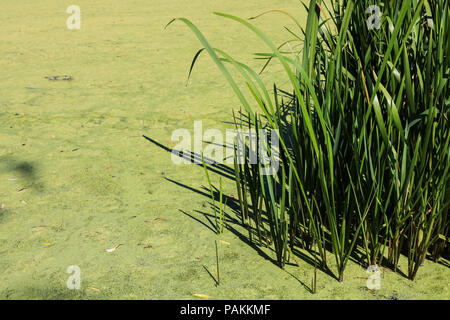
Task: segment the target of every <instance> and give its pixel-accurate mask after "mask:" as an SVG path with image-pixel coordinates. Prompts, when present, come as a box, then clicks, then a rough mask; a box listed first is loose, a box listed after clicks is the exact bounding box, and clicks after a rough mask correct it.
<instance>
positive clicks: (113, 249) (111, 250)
mask: <svg viewBox="0 0 450 320" xmlns="http://www.w3.org/2000/svg"><path fill="white" fill-rule="evenodd" d="M121 245H122V243H119V244H118V245H117V246H115V247H114V248H111V249H106V250H105V251H106V252H114V251H116V249H117V248H118V247H120V246H121Z"/></svg>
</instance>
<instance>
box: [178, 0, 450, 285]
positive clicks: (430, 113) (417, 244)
mask: <svg viewBox="0 0 450 320" xmlns="http://www.w3.org/2000/svg"><path fill="white" fill-rule="evenodd" d="M376 3H378V4H379V5H380V6H381V7H380V9H381V12H382V16H381V21H380V28H378V29H377V28H368V26H367V19H368V14H367V9H368V7H369V6H371V5H373V4H376ZM307 10H308V19H307V23H306V28H305V29H304V30H303V29H301V28H300V30H299V31H298V33H302V36H300V35H298V34H295V32H293V31H291V30H289V31H290V32H291V34H293V35H295V39H296V41H298V40H299V39H302V40H301V41H302V44H303V48H302V51H301V52H294V51H293V50H288V52H286V51H282V49H281V47H277V46H276V45H275V44H274V43H273V42H272V41H271V40H270V39H269V38H268V37H267V36H266V35H265V34H264V33H263V32H262V31H261V30H260V29H259V28H257V27H256V26H255V25H253V24H251V23H249V22H248V21H247V20H245V19H242V18H239V17H236V16H232V15H228V14H224V13H215V14H216V15H218V16H220V17H223V18H227V19H229V20H232V21H235V22H238V23H240V24H242V25H243V26H244V27H245V28H247V29H249V30H250V31H252V32H253V33H254V34H255V35H256V36H257V37H258V38H259V39H260V40H261V41H262V42H263V43H265V44H266V45H267V48H268V52H266V53H258V54H257V57H258V58H260V59H266V60H267V62H270V61H278V62H279V63H280V64H281V66H282V67H283V69H284V71H285V75H286V77H287V79H288V80H289V83H290V87H288V88H285V89H283V90H282V89H279V88H277V87H276V85H275V86H274V93H273V95H271V94H269V89H268V88H267V87H266V86H265V84H264V82H263V81H262V80H261V78H260V76H259V74H258V73H256V72H255V71H254V70H252V69H251V68H249V67H248V66H247V65H245V64H243V63H242V62H238V61H236V60H235V59H233V58H232V57H231V56H229V55H228V54H226V53H225V52H224V51H222V50H219V49H215V48H213V47H212V46H211V45H210V44H209V42H208V41H207V39H206V38H205V37H204V36H203V34H202V33H201V32H200V31H199V30H198V28H197V27H196V26H195V25H194V24H192V23H191V22H190V21H189V20H187V19H185V18H180V19H177V20H180V21H182V22H184V23H185V24H187V25H188V26H189V28H190V29H191V30H192V31H193V32H194V34H195V35H196V36H197V38H198V39H199V40H200V42H201V43H202V45H203V46H204V48H203V49H201V50H200V51H199V52H198V54H197V55H196V56H195V58H194V61H193V63H192V66H191V71H192V67H193V66H194V64H195V61H196V59H197V58H198V56H199V54H200V53H201V52H202V51H206V52H207V53H208V54H209V55H210V56H211V58H212V59H213V61H214V62H215V64H216V65H217V66H218V68H219V69H220V70H221V72H222V73H223V75H224V76H225V78H226V79H227V81H228V83H229V84H230V86H231V88H232V90H233V91H234V93H235V94H236V95H237V97H238V98H239V100H240V102H241V104H242V107H243V108H244V113H245V115H246V117H247V121H246V124H245V125H246V126H247V127H248V128H251V127H263V126H264V127H267V128H271V129H276V130H278V132H279V136H278V138H279V141H280V144H281V150H280V161H281V164H280V168H281V170H280V171H279V172H278V174H277V175H274V176H263V175H261V174H260V173H261V165H259V166H249V165H245V164H244V165H240V164H237V163H235V176H236V187H237V190H238V197H239V202H240V206H241V211H242V223H243V224H244V225H246V226H247V228H248V230H249V236H251V224H250V216H251V215H253V217H254V222H255V224H256V227H257V228H258V230H263V229H264V224H263V222H262V219H261V216H262V212H263V210H265V214H266V215H267V217H268V225H269V229H270V234H271V238H272V239H273V243H274V247H275V252H276V255H277V263H278V264H279V265H280V267H283V266H284V263H285V261H286V252H287V246H288V245H289V246H290V247H291V248H293V247H294V246H295V245H296V244H297V245H299V246H300V247H302V248H304V249H307V250H310V251H311V252H312V251H313V250H314V249H313V248H312V244H313V243H314V244H315V245H316V249H315V250H314V251H315V252H316V253H317V254H318V255H319V257H320V258H321V260H322V267H327V251H331V252H332V255H333V256H334V259H335V262H336V265H337V274H338V279H339V281H343V277H344V270H345V267H346V265H347V263H348V261H349V259H350V257H351V256H352V255H353V254H354V253H355V252H356V250H362V252H363V253H364V256H365V257H366V264H367V265H373V264H381V263H382V262H383V259H384V258H386V256H387V260H388V262H389V263H390V264H391V265H392V267H393V269H394V270H396V269H397V268H398V261H399V257H400V255H401V254H402V253H404V254H405V255H406V256H407V258H408V277H409V278H410V279H411V280H413V279H414V278H415V276H416V274H417V271H418V269H419V267H420V265H422V264H423V262H424V260H425V258H426V255H427V253H428V252H430V250H431V252H432V253H433V250H434V253H433V255H434V256H435V257H436V256H438V255H439V250H441V249H440V248H442V242H440V241H442V237H444V238H445V239H447V238H448V230H449V227H448V226H449V224H448V219H447V216H448V208H449V203H450V195H449V192H448V190H449V187H450V186H449V183H450V182H449V181H450V173H449V160H450V159H449V158H450V149H449V142H450V135H449V128H450V126H449V122H448V111H449V105H450V100H449V98H448V97H449V96H450V94H449V87H450V86H449V84H448V76H449V73H450V64H449V62H450V57H449V52H450V50H449V49H450V41H449V35H448V32H447V31H448V30H449V29H450V26H449V19H450V16H449V1H448V0H436V1H427V0H392V1H388V2H385V3H381V2H377V1H369V0H359V1H353V0H330V1H319V0H317V1H316V0H310V2H309V6H307ZM277 12H280V13H283V14H285V15H287V16H288V17H290V18H291V19H292V20H294V21H295V23H296V25H297V26H300V23H299V22H298V21H297V20H296V19H295V18H294V17H293V16H292V15H290V14H289V13H288V12H284V11H280V10H278V11H277ZM173 21H175V20H173ZM173 21H172V22H173ZM172 22H170V23H169V24H171V23H172ZM291 47H292V46H291ZM228 67H232V68H234V69H235V70H236V71H237V72H238V73H239V74H240V75H241V76H242V78H243V80H244V82H245V85H246V88H247V89H248V90H249V92H250V94H251V97H252V98H253V102H250V101H249V100H248V98H246V96H245V95H244V93H243V91H242V90H241V88H240V87H239V85H238V84H237V80H236V79H235V78H233V77H232V75H231V73H230V71H229V70H228ZM280 96H281V97H282V98H281V101H280ZM255 109H256V110H258V111H259V113H260V114H261V116H258V114H257V113H256V111H255ZM235 119H236V117H235ZM240 125H241V126H242V125H243V122H242V121H241V122H240ZM258 172H259V174H258ZM258 182H259V183H258ZM253 186H256V188H253ZM249 192H250V197H249V198H250V199H251V206H249V202H248V199H247V196H248V194H249ZM259 203H264V208H263V207H262V206H261V205H260V204H259ZM250 208H251V209H250ZM260 239H261V238H260ZM260 242H261V240H260ZM289 250H290V249H288V251H289ZM312 253H313V252H312ZM313 254H314V255H315V253H313Z"/></svg>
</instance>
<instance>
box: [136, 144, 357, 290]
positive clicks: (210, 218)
mask: <svg viewBox="0 0 450 320" xmlns="http://www.w3.org/2000/svg"><path fill="white" fill-rule="evenodd" d="M143 137H144V138H145V139H146V140H148V141H150V142H151V143H153V144H154V145H156V146H158V147H159V148H161V149H163V150H165V151H167V152H170V153H172V154H176V155H177V156H179V157H180V158H183V159H185V160H188V161H190V162H191V163H195V164H196V165H199V166H201V167H202V168H203V164H202V162H201V159H202V157H201V155H200V154H196V153H193V152H191V151H185V152H180V151H179V150H175V149H172V148H169V147H166V146H164V145H162V144H161V143H159V142H157V141H155V140H154V139H151V138H149V137H147V136H145V135H143ZM224 147H226V146H224ZM194 161H197V162H194ZM205 162H207V164H206V166H207V169H208V170H209V171H210V172H214V173H216V174H218V175H220V176H222V177H225V178H228V179H230V180H233V181H234V180H235V178H234V170H233V169H232V168H231V167H228V166H226V165H224V164H218V163H215V162H214V161H213V160H212V159H207V158H205ZM208 163H209V164H208ZM165 179H166V180H167V181H169V182H171V183H173V184H175V185H177V186H179V187H182V188H184V189H186V190H189V191H191V192H194V193H196V194H199V195H201V196H204V197H206V198H208V199H209V200H212V199H211V193H212V195H213V198H214V200H215V201H216V202H219V197H220V191H219V190H218V189H217V188H216V187H215V186H213V188H214V190H212V192H211V190H210V189H208V188H206V187H205V186H202V187H201V188H193V187H190V186H188V185H185V184H183V183H181V182H179V181H175V180H172V179H170V178H167V177H165ZM222 201H223V203H226V206H227V208H229V209H230V210H231V212H232V214H233V216H232V215H230V214H229V213H227V212H226V213H225V216H224V218H225V220H224V221H225V228H226V229H227V230H229V231H230V232H231V233H233V234H234V235H236V236H237V237H238V238H239V239H240V240H241V241H243V242H244V243H246V244H247V245H249V246H250V247H251V248H253V249H254V250H255V251H256V252H257V253H258V254H259V255H260V256H261V257H263V258H264V259H266V260H268V261H270V262H272V263H273V264H275V265H278V264H277V261H276V259H274V258H272V257H270V256H269V255H268V254H267V253H266V252H265V251H267V250H270V251H272V252H274V249H273V248H272V246H271V245H269V246H267V245H266V246H265V247H262V246H261V245H260V244H257V243H256V242H255V241H254V240H252V239H253V237H254V239H256V237H257V233H256V230H253V229H255V228H251V229H250V230H248V229H245V228H244V229H242V223H241V221H242V213H241V209H240V204H239V201H238V199H236V198H235V197H234V196H231V195H226V194H222ZM209 204H210V205H211V208H214V206H213V204H212V203H209ZM216 209H217V205H216ZM230 210H227V211H230ZM194 211H195V213H197V214H201V215H202V216H203V218H204V219H206V222H205V221H204V219H200V218H198V216H197V217H196V216H195V215H193V214H192V213H188V212H186V211H185V210H182V209H180V212H181V213H182V214H184V215H185V216H187V217H189V218H191V219H193V220H195V221H196V222H198V223H200V224H202V225H203V226H204V227H205V228H207V229H209V230H210V231H211V232H213V233H216V225H215V218H216V217H215V216H214V215H212V214H208V213H205V212H202V211H200V210H194ZM262 217H263V221H264V223H263V224H266V223H268V220H267V213H266V212H264V211H263V215H262ZM234 226H239V227H240V228H235V227H234ZM238 229H239V230H238ZM240 230H241V231H240ZM264 231H266V230H264ZM327 245H328V244H327ZM263 248H264V250H263ZM307 251H308V253H309V255H308V254H306V253H304V252H302V251H300V250H297V249H293V250H292V253H293V254H294V255H295V256H296V257H298V258H300V259H301V260H303V261H304V262H306V263H308V264H309V265H310V266H312V267H315V268H317V269H318V270H320V271H322V272H324V273H325V274H327V275H328V276H330V277H332V278H333V279H336V280H338V278H337V276H336V275H335V274H334V273H333V272H332V271H331V269H330V268H329V267H328V266H325V267H322V266H321V265H320V263H318V261H317V259H315V256H316V255H317V253H315V252H313V251H312V250H307ZM350 260H352V261H353V262H356V263H358V264H364V261H363V260H362V257H361V256H360V255H358V254H355V255H352V256H351V257H350ZM286 264H287V265H294V264H293V263H289V262H288V263H286ZM290 275H291V276H293V275H292V274H290ZM293 277H294V278H296V277H295V276H293ZM296 279H297V280H298V281H299V282H300V283H301V284H302V285H303V286H304V287H305V288H306V289H307V290H308V291H311V288H309V287H308V286H307V285H306V284H304V283H303V282H301V281H300V280H299V279H298V278H296Z"/></svg>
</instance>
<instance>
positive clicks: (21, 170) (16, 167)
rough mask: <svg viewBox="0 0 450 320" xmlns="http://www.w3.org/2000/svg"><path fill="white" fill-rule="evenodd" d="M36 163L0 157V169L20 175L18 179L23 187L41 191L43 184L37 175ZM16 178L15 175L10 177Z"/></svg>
mask: <svg viewBox="0 0 450 320" xmlns="http://www.w3.org/2000/svg"><path fill="white" fill-rule="evenodd" d="M37 168H38V164H37V163H36V162H33V161H23V160H16V159H14V158H12V157H9V156H6V157H0V170H1V171H2V172H4V173H9V172H11V173H15V174H17V175H18V176H19V177H20V180H22V181H23V182H24V183H22V181H19V182H20V183H21V184H22V187H24V188H33V189H34V190H36V191H43V189H44V186H43V184H42V182H41V181H39V179H38V177H37V173H36V172H37ZM11 179H16V177H11Z"/></svg>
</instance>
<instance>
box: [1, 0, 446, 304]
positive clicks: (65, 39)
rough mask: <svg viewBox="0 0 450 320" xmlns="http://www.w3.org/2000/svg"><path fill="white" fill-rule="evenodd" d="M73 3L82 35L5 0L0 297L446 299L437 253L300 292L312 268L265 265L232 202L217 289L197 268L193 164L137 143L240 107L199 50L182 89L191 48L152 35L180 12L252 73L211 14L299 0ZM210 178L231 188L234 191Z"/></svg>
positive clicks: (236, 32) (51, 16) (234, 30)
mask: <svg viewBox="0 0 450 320" xmlns="http://www.w3.org/2000/svg"><path fill="white" fill-rule="evenodd" d="M77 5H78V6H79V8H80V10H81V25H80V29H79V30H70V29H68V28H67V25H66V20H67V19H68V17H69V16H70V14H68V13H67V12H66V9H67V5H66V4H64V3H62V2H61V1H57V0H41V1H31V0H2V4H1V10H0V39H1V40H0V54H1V58H0V69H1V71H0V72H1V76H0V203H1V209H0V299H80V298H81V299H197V297H195V294H200V295H207V296H208V297H210V298H211V299H449V298H450V294H449V289H448V279H449V276H450V271H449V268H448V261H445V260H443V261H442V263H440V264H435V263H432V262H429V261H426V262H425V264H426V265H425V266H424V267H423V268H421V270H420V271H419V274H418V276H417V279H416V281H414V282H411V281H409V280H407V279H406V278H405V277H404V276H402V275H401V274H398V273H397V274H394V273H393V272H391V271H389V270H385V271H384V272H383V273H382V279H381V289H380V290H378V291H375V292H372V291H370V290H368V289H367V287H366V280H365V278H366V277H367V273H366V270H365V269H364V268H362V267H361V266H360V265H358V264H356V263H353V262H351V263H350V264H349V266H348V267H347V269H346V273H345V281H344V283H338V281H336V279H334V278H333V277H332V276H331V275H328V274H326V273H323V272H320V271H319V272H318V278H317V291H318V292H317V294H315V295H313V294H311V293H310V287H311V280H312V275H313V270H314V266H313V265H311V264H310V263H308V262H307V261H306V260H302V259H299V263H300V265H299V266H296V265H295V264H294V263H292V264H291V265H287V267H286V270H281V269H280V268H278V267H277V266H276V265H275V264H274V263H273V260H274V258H275V254H274V252H273V251H272V250H271V249H267V248H259V247H256V246H249V244H248V242H247V240H246V239H247V236H248V235H247V231H246V230H244V229H243V228H241V227H240V225H239V223H238V222H237V220H236V219H237V216H236V215H235V213H234V212H233V211H232V210H231V209H229V208H228V209H227V210H226V213H227V215H228V218H227V219H226V228H225V232H224V234H223V235H222V236H221V237H220V239H221V240H222V241H219V242H218V244H219V248H218V249H219V259H220V268H221V270H220V282H221V283H220V286H216V285H215V281H214V279H213V278H212V277H211V275H210V274H208V272H207V271H206V269H207V270H209V271H210V272H211V273H212V274H213V275H214V273H215V266H216V252H215V246H214V240H216V239H217V236H216V235H215V233H214V232H213V231H212V228H213V225H212V224H211V222H213V220H214V218H213V216H212V212H211V210H210V206H209V204H208V202H209V193H208V192H207V190H206V189H204V186H206V185H207V181H206V178H205V176H204V172H203V169H202V168H201V167H200V166H195V165H179V166H177V165H175V164H174V163H172V161H171V157H170V153H169V152H167V151H166V150H165V149H164V148H161V147H158V146H156V145H155V144H153V143H151V142H150V141H148V140H146V139H144V138H143V135H146V136H148V137H150V138H152V139H154V140H155V141H157V142H159V143H160V144H161V145H162V146H164V147H167V148H170V147H171V146H172V144H173V141H172V140H171V135H172V132H173V131H174V130H175V129H179V128H186V129H188V130H189V131H191V132H193V123H194V121H196V120H197V121H200V120H201V121H203V126H204V129H205V130H206V129H208V128H218V129H221V130H225V129H226V128H231V125H230V124H229V123H228V122H229V121H230V120H231V110H232V109H233V108H234V109H236V108H239V105H238V101H237V99H236V98H235V97H234V95H233V93H232V91H231V90H230V88H229V87H228V85H227V84H226V82H225V80H223V79H222V77H221V74H220V73H219V71H218V70H217V69H216V67H215V65H214V64H213V63H212V62H211V60H210V59H209V57H207V56H206V55H205V56H204V57H202V58H201V59H200V60H199V62H198V65H197V66H196V69H195V70H194V73H193V75H192V78H191V80H190V82H189V85H188V86H186V82H187V73H188V70H189V65H190V63H191V60H192V58H193V56H194V54H195V53H196V51H197V50H198V49H199V48H200V44H199V43H198V41H197V39H196V38H195V36H194V35H193V34H192V33H191V32H190V31H189V30H188V29H187V28H186V26H184V25H183V24H181V23H180V24H175V25H172V26H171V27H170V28H169V29H167V30H164V26H165V25H166V24H167V23H168V22H169V21H170V20H171V19H172V18H175V17H187V18H189V19H190V20H192V21H193V22H194V23H196V25H197V26H198V27H199V28H200V29H201V30H202V31H203V32H204V33H205V35H206V36H207V37H208V39H209V40H210V41H211V43H213V44H214V46H216V47H217V48H223V49H226V50H227V52H228V53H230V54H232V55H233V56H235V57H237V58H241V59H243V60H244V61H246V62H248V63H249V64H250V65H251V66H253V67H257V66H258V65H261V61H255V60H253V59H252V56H251V55H252V54H253V53H255V52H264V50H265V48H264V47H262V44H261V43H260V41H258V39H256V38H255V37H254V36H252V35H251V34H250V33H248V32H247V31H245V30H243V29H242V28H241V26H239V25H238V24H236V23H232V22H230V21H225V20H224V19H221V18H219V17H217V16H214V15H213V14H212V12H213V11H220V12H227V13H231V14H235V15H238V16H241V17H246V18H248V17H251V16H254V15H257V14H259V13H262V12H264V11H267V10H269V9H284V10H288V11H289V12H291V13H292V14H293V15H295V16H297V17H300V20H304V19H302V18H301V17H306V15H305V12H304V11H303V7H302V6H301V5H300V4H299V3H297V2H296V1H288V0H278V1H276V2H274V1H268V0H247V1H244V2H243V1H237V0H228V1H226V2H225V3H224V2H223V1H216V0H194V1H182V0H166V1H145V0H130V1H113V2H111V1H106V0H98V1H95V2H94V1H87V0H80V1H77ZM254 23H255V24H256V25H258V26H259V27H260V28H261V29H262V30H263V31H265V32H266V33H267V34H268V35H269V36H271V37H272V39H275V40H276V42H278V43H281V42H282V41H284V40H288V39H290V38H291V36H290V35H289V33H287V32H285V33H282V30H283V26H289V27H292V28H295V26H294V25H293V24H292V23H291V22H290V21H288V20H286V18H285V17H284V16H280V15H276V14H270V15H266V16H264V17H262V18H260V19H258V20H255V21H254ZM275 37H279V38H280V39H279V41H278V40H277V39H278V38H275ZM279 71H280V70H279V69H278V68H277V67H276V66H273V67H272V66H270V67H269V68H268V69H267V70H266V72H265V73H264V76H263V77H264V79H265V80H267V81H271V80H272V79H277V77H279ZM55 76H58V77H57V78H55ZM52 77H53V78H52ZM69 77H70V78H69ZM269 79H270V80H269ZM212 180H213V183H215V184H217V183H218V176H212ZM223 182H224V193H226V194H231V193H233V192H234V182H233V181H231V180H228V179H224V181H223ZM330 260H331V259H330ZM406 263H407V262H406V260H401V263H400V267H401V269H402V270H405V269H406ZM446 264H447V265H446ZM70 266H77V267H79V270H80V279H81V282H80V289H79V290H70V289H69V288H68V286H67V281H68V279H69V277H70V276H71V274H69V273H67V269H68V267H70ZM331 267H332V266H331ZM193 294H194V295H193Z"/></svg>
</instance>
